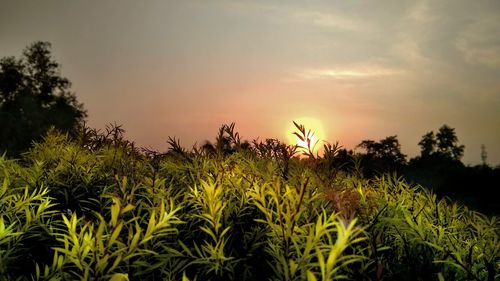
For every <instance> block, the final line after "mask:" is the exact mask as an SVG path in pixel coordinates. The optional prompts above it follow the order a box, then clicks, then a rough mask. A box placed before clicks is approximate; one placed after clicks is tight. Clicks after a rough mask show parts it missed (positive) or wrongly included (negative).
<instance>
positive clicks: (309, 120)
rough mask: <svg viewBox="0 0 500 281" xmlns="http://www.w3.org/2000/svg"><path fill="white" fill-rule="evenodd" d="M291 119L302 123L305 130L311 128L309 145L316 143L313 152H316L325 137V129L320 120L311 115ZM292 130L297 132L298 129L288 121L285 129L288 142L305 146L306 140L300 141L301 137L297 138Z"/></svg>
mask: <svg viewBox="0 0 500 281" xmlns="http://www.w3.org/2000/svg"><path fill="white" fill-rule="evenodd" d="M293 121H295V123H297V124H299V125H304V127H305V129H306V132H307V131H309V130H311V133H312V136H311V146H313V145H314V144H316V146H314V149H313V152H317V151H318V150H319V149H320V148H321V147H322V141H324V140H325V137H326V131H325V128H324V127H323V124H322V122H321V121H320V120H318V119H316V118H313V117H300V118H295V119H293ZM294 132H298V129H297V128H296V127H295V125H294V124H293V122H290V126H289V127H288V128H287V131H286V137H287V141H288V143H289V144H291V145H298V146H300V147H307V143H306V141H302V140H301V139H299V138H298V137H297V136H296V135H294V134H293V133H294Z"/></svg>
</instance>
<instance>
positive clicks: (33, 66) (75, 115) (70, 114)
mask: <svg viewBox="0 0 500 281" xmlns="http://www.w3.org/2000/svg"><path fill="white" fill-rule="evenodd" d="M59 68H60V66H59V64H58V63H57V62H56V61H54V60H53V59H52V58H51V54H50V43H48V42H35V43H33V44H31V45H30V46H28V47H27V48H26V49H25V50H24V52H23V57H22V58H20V59H16V58H15V57H4V58H2V59H0V154H1V153H7V155H10V156H18V155H19V154H20V153H21V152H23V151H26V150H27V149H28V148H29V147H30V145H31V142H32V141H33V140H36V141H38V140H40V139H41V138H42V137H43V135H45V133H46V132H47V130H48V129H50V128H51V127H54V128H56V129H59V130H61V131H64V132H70V133H74V132H76V130H77V128H78V127H79V126H81V125H82V123H83V120H84V118H85V117H86V116H87V114H86V112H85V110H84V109H83V105H82V104H80V103H78V102H77V100H76V97H75V95H74V94H73V93H72V92H71V91H70V87H71V83H70V82H69V80H68V79H67V78H64V77H62V76H61V75H60V73H59Z"/></svg>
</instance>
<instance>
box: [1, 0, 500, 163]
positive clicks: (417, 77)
mask: <svg viewBox="0 0 500 281" xmlns="http://www.w3.org/2000/svg"><path fill="white" fill-rule="evenodd" d="M38 40H41V41H49V42H50V43H51V44H52V54H53V57H54V59H55V60H56V61H57V62H59V63H60V64H61V74H62V75H63V76H65V77H67V78H68V79H69V80H70V81H71V82H72V90H73V91H74V92H75V94H76V96H77V99H78V100H79V101H80V102H82V103H84V106H85V108H86V110H87V111H88V114H89V118H88V120H87V121H88V125H89V126H91V127H95V128H104V127H105V126H106V124H109V123H112V122H116V123H118V124H122V125H123V127H124V129H125V130H126V136H127V138H128V139H130V140H133V141H135V142H136V143H137V144H138V145H141V146H144V147H149V148H154V149H159V150H166V149H167V147H168V145H167V143H166V140H167V139H168V137H169V136H171V137H174V136H175V137H177V138H179V139H180V141H181V145H183V146H185V147H191V146H192V145H193V144H195V143H198V144H202V143H203V142H204V141H205V140H210V141H213V140H214V138H215V135H216V133H217V130H218V128H219V127H220V126H221V125H222V124H227V123H231V122H235V123H236V130H237V131H238V132H239V133H240V135H241V136H242V137H243V138H244V139H249V140H252V139H254V138H259V139H265V138H279V139H282V140H286V139H287V135H289V134H290V131H289V129H288V128H290V125H291V124H292V120H299V119H300V118H309V119H315V120H318V121H319V122H321V123H322V127H323V129H322V131H323V132H322V136H324V138H325V140H327V141H329V142H335V141H339V143H340V144H341V145H342V146H344V147H345V148H349V149H352V148H355V146H356V145H357V144H359V143H360V142H361V141H362V140H364V139H372V140H380V139H383V138H385V137H386V136H391V135H397V136H398V139H399V141H400V143H401V145H402V152H403V153H405V154H407V155H408V156H409V157H414V156H416V155H418V154H419V151H420V150H419V147H418V142H419V141H420V139H421V137H422V136H423V135H424V134H425V133H427V132H429V131H431V130H432V131H434V132H436V131H437V130H438V129H439V127H441V126H442V125H443V124H447V125H449V126H451V127H452V128H455V131H456V133H457V136H458V139H459V142H460V144H463V145H465V155H464V158H463V161H464V163H466V164H478V163H481V156H480V155H481V144H484V145H485V147H486V151H487V153H488V158H487V162H488V163H489V164H490V165H499V164H500V1H498V0H491V1H482V0H478V1H469V0H433V1H404V0H392V1H340V0H339V1H334V0H329V1H293V0H290V1H260V0H253V1H250V0H249V1H222V0H221V1H215V0H214V1H210V0H204V1H201V0H200V1H191V0H186V1H150V0H144V1H132V0H122V1H111V0H109V1H76V0H75V1H62V0H61V1H54V0H45V1H35V0H33V1H25V0H17V1H14V0H12V1H7V0H0V57H4V56H16V57H19V56H20V55H21V53H22V50H23V49H24V48H25V47H26V46H27V45H29V44H30V43H32V42H35V41H38Z"/></svg>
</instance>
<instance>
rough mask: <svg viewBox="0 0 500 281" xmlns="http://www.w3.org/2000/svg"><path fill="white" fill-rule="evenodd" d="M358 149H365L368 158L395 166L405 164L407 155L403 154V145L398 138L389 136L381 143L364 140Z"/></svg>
mask: <svg viewBox="0 0 500 281" xmlns="http://www.w3.org/2000/svg"><path fill="white" fill-rule="evenodd" d="M358 147H361V148H364V149H365V150H366V153H367V155H368V156H371V157H373V158H375V159H380V160H384V161H387V162H390V163H394V164H397V165H399V164H404V163H405V162H406V160H405V157H406V156H405V155H404V154H403V153H401V145H400V144H399V141H398V138H397V136H389V137H386V138H385V139H382V140H380V141H379V142H376V141H373V140H364V141H362V142H361V143H360V144H359V145H358Z"/></svg>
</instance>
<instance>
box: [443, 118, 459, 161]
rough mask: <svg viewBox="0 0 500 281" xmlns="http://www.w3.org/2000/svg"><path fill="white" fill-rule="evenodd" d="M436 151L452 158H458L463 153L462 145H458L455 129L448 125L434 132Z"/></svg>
mask: <svg viewBox="0 0 500 281" xmlns="http://www.w3.org/2000/svg"><path fill="white" fill-rule="evenodd" d="M436 140H437V152H438V153H439V154H441V155H442V156H445V157H447V158H450V159H452V160H460V158H462V156H463V155H464V146H463V145H458V138H457V135H456V133H455V129H454V128H451V127H449V126H448V125H443V126H442V127H441V128H439V131H438V133H437V134H436Z"/></svg>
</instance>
